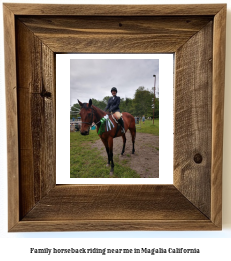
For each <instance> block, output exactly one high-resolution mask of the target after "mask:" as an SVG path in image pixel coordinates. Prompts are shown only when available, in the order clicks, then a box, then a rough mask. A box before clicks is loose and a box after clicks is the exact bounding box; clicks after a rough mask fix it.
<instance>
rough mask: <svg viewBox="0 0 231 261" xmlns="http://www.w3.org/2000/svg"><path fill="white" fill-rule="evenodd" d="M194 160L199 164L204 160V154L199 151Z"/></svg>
mask: <svg viewBox="0 0 231 261" xmlns="http://www.w3.org/2000/svg"><path fill="white" fill-rule="evenodd" d="M194 161H195V162H196V163H197V164H200V163H201V162H202V156H201V154H200V153H197V154H195V156H194Z"/></svg>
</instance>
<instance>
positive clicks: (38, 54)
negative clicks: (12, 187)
mask: <svg viewBox="0 0 231 261" xmlns="http://www.w3.org/2000/svg"><path fill="white" fill-rule="evenodd" d="M16 28H17V30H16V31H17V71H18V79H17V80H18V111H19V118H18V119H19V143H20V217H21V218H22V217H23V216H24V215H26V213H28V211H30V210H31V209H32V208H33V207H34V205H35V204H36V203H37V202H38V201H39V200H40V199H41V198H42V197H43V196H44V195H46V194H47V193H48V191H49V190H50V189H51V188H53V187H54V186H55V105H54V102H53V101H54V97H55V96H54V94H55V92H54V88H55V85H54V54H53V52H52V51H51V50H50V49H49V48H48V47H47V46H45V45H44V44H43V43H42V42H41V40H39V39H38V38H37V37H36V36H35V35H34V34H33V33H32V32H31V31H30V30H29V29H28V28H27V27H26V26H25V25H24V24H22V23H21V22H19V21H18V20H16Z"/></svg>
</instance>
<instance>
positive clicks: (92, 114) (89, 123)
mask: <svg viewBox="0 0 231 261" xmlns="http://www.w3.org/2000/svg"><path fill="white" fill-rule="evenodd" d="M93 118H94V109H93V108H92V107H91V122H83V121H82V124H83V123H84V124H88V125H92V123H93ZM98 123H100V121H98V122H97V123H94V125H97V124H98Z"/></svg>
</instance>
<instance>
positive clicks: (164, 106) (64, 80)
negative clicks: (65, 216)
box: [56, 54, 174, 184]
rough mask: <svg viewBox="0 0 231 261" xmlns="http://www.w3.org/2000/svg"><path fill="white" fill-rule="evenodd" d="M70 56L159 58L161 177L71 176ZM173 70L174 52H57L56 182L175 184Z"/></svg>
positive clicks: (80, 57) (86, 57) (79, 57)
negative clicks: (114, 177)
mask: <svg viewBox="0 0 231 261" xmlns="http://www.w3.org/2000/svg"><path fill="white" fill-rule="evenodd" d="M71 59H159V99H160V102H159V178H132V179H127V178H116V179H112V178H108V179H107V178H97V179H96V178H70V60H71ZM173 72H174V54H56V184H173V114H174V109H173V97H174V95H173V93H174V73H173ZM138 87H139V86H137V88H138ZM134 91H135V90H134ZM102 98H103V97H102ZM105 161H106V159H105Z"/></svg>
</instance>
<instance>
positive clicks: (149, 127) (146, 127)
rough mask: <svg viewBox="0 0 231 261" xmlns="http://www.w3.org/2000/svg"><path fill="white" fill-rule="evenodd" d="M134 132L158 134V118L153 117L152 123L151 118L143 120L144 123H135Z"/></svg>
mask: <svg viewBox="0 0 231 261" xmlns="http://www.w3.org/2000/svg"><path fill="white" fill-rule="evenodd" d="M139 126H140V127H139ZM136 132H140V133H150V134H153V135H156V136H159V119H154V125H153V121H152V120H145V123H144V124H143V122H141V124H136Z"/></svg>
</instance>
